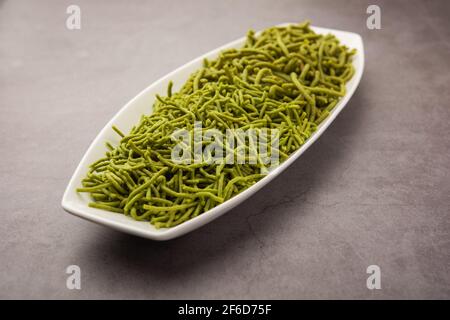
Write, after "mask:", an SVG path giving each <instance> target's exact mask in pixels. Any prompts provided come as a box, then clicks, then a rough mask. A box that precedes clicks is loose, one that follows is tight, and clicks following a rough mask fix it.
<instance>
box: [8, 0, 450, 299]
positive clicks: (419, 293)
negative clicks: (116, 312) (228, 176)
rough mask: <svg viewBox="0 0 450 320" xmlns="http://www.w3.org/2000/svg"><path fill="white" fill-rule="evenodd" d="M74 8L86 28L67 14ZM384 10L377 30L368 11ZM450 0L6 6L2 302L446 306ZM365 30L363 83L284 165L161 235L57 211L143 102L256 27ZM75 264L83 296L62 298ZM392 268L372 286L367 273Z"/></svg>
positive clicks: (449, 289)
mask: <svg viewBox="0 0 450 320" xmlns="http://www.w3.org/2000/svg"><path fill="white" fill-rule="evenodd" d="M70 4H77V5H79V6H80V8H81V30H72V31H71V30H68V29H67V28H66V24H65V23H66V18H67V17H68V15H67V14H66V8H67V6H68V5H70ZM369 4H378V5H379V6H380V8H381V26H382V28H381V30H369V29H368V28H367V27H366V19H367V17H368V15H367V14H366V8H367V6H368V5H369ZM449 9H450V2H449V1H427V2H425V1H389V2H388V1H386V2H379V1H369V2H365V1H347V0H345V1H294V0H292V1H266V0H264V1H214V2H213V1H206V0H205V1H191V2H189V1H176V2H175V1H170V4H169V1H159V0H158V1H154V0H152V1H135V2H132V3H131V2H130V3H128V2H125V1H123V2H119V1H95V2H94V1H81V0H76V1H39V3H38V2H35V1H33V2H32V1H0V133H1V138H0V152H1V157H0V179H1V184H0V203H1V209H0V212H1V223H0V235H1V242H0V298H74V299H79V298H148V299H152V298H160V299H164V298H175V299H178V298H211V299H214V298H250V299H253V298H291V299H295V298H313V299H315V298H338V299H341V298H362V299H379V298H389V299H391V298H407V299H408V298H447V299H448V298H450V268H449V266H450V231H449V230H450V219H449V218H450V217H449V209H450V165H449V153H450V135H449V133H450V132H449V122H450V111H449V100H450V99H449V96H450V91H449V90H448V89H449V82H450V73H449V72H450V60H449V52H450V23H449V21H450V20H448V13H449V12H450V10H449ZM304 19H311V20H312V22H313V24H314V25H317V26H324V27H330V28H335V29H341V30H349V31H353V32H357V33H359V34H361V35H362V37H363V40H364V44H365V49H366V69H365V73H364V75H363V79H362V81H361V84H360V86H359V88H358V90H357V91H356V93H355V95H354V96H353V98H352V99H351V101H350V103H349V104H348V105H347V107H346V108H345V109H344V111H343V112H342V114H341V115H339V117H338V118H337V119H336V121H335V122H334V123H333V124H332V125H331V127H330V128H329V129H328V130H327V132H325V134H324V135H323V136H322V137H321V138H320V139H319V140H318V141H317V142H316V143H315V144H314V145H313V146H312V147H311V148H310V149H309V150H308V151H307V152H306V153H305V154H304V155H303V156H302V157H301V158H300V159H299V160H298V161H296V162H295V163H294V164H293V165H292V166H291V167H290V168H289V169H288V170H286V171H285V172H284V173H283V174H282V175H281V176H280V177H278V178H277V179H276V180H274V181H273V182H272V183H271V184H270V185H268V186H266V187H265V188H264V189H263V190H261V191H259V192H258V193H257V194H256V195H254V196H253V197H252V198H250V199H249V200H247V201H246V202H244V203H243V204H242V205H240V206H238V207H237V208H235V209H234V210H232V211H230V212H229V213H227V214H226V215H224V216H223V217H221V218H220V219H218V220H216V221H214V222H212V223H210V224H208V225H207V226H205V227H203V228H201V229H199V230H196V231H194V232H192V233H190V234H188V235H186V236H183V237H181V238H179V239H175V240H172V241H168V242H152V241H149V240H145V239H140V238H137V237H133V236H130V235H126V234H123V233H120V232H117V231H113V230H110V229H107V228H105V227H102V226H98V225H95V224H92V223H89V222H86V221H84V220H81V219H78V218H76V217H74V216H71V215H69V214H67V213H65V212H64V211H63V209H62V208H61V206H60V201H61V198H62V194H63V191H64V188H65V187H66V184H67V183H68V181H69V178H70V177H71V175H72V173H73V171H74V170H75V167H76V165H77V164H78V162H79V160H80V159H81V157H82V155H83V154H84V152H85V151H86V148H87V146H88V145H89V143H90V142H91V141H92V139H93V138H94V137H95V135H96V134H97V132H98V131H99V130H100V129H101V128H102V127H103V126H104V125H105V123H106V122H107V121H108V120H109V119H110V118H111V117H112V116H113V115H114V114H115V113H116V112H117V111H118V109H119V108H121V107H122V106H123V105H124V104H125V103H126V102H127V101H128V100H129V99H131V98H132V97H133V96H134V95H135V94H137V93H138V92H139V91H141V90H142V89H143V88H145V87H146V86H147V85H149V84H151V83H152V82H153V81H154V80H156V79H158V78H159V77H161V76H163V75H165V74H166V73H168V72H169V71H172V70H173V69H175V68H176V67H178V66H180V65H182V64H184V63H185V62H187V61H189V60H191V59H193V58H195V57H197V56H198V55H200V54H202V53H204V52H207V51H209V50H211V49H214V48H216V47H218V46H219V45H222V44H225V43H227V42H229V41H231V40H234V39H236V38H239V37H241V36H242V35H243V34H245V33H246V31H247V29H249V28H253V29H261V28H264V27H268V26H271V25H274V24H279V23H282V22H292V21H302V20H304ZM69 265H78V266H79V267H80V268H81V290H69V289H67V287H66V278H67V276H68V275H67V274H66V273H65V270H66V268H67V266H69ZM369 265H378V266H379V267H380V268H381V286H382V288H381V290H368V289H367V287H366V279H367V277H368V276H369V275H368V274H367V273H366V268H367V267H368V266H369Z"/></svg>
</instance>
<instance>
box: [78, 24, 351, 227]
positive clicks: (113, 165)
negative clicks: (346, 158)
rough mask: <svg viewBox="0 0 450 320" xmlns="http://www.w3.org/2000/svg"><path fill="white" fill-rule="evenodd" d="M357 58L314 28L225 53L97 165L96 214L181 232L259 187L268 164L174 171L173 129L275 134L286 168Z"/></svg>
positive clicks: (272, 31)
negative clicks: (182, 227)
mask: <svg viewBox="0 0 450 320" xmlns="http://www.w3.org/2000/svg"><path fill="white" fill-rule="evenodd" d="M354 53H355V50H349V49H348V48H347V47H345V46H343V45H341V44H340V43H339V41H338V40H337V39H336V38H335V37H334V36H333V35H330V34H329V35H319V34H316V33H314V32H313V31H312V30H311V28H310V26H309V22H304V23H301V24H297V25H290V26H287V27H273V28H269V29H266V30H264V31H263V32H262V33H260V34H259V35H255V33H254V32H253V31H249V32H248V35H247V40H246V42H245V45H244V46H243V47H242V48H241V49H228V50H225V51H222V52H221V53H220V54H219V56H218V58H217V59H216V60H213V61H207V60H205V61H204V66H203V68H201V69H200V70H198V71H197V72H195V73H194V74H192V75H191V77H190V78H189V79H188V80H187V82H186V83H185V84H184V86H183V87H182V88H181V90H180V91H179V92H176V93H174V92H172V83H170V84H169V88H168V92H167V96H164V97H161V96H157V99H156V102H155V103H154V106H153V112H152V113H151V114H149V115H143V116H142V117H141V120H140V122H139V124H137V125H136V126H135V127H133V128H132V130H131V132H130V133H129V134H127V135H126V134H124V133H122V132H121V131H120V130H119V129H118V128H116V127H113V129H114V130H115V131H116V132H117V133H118V134H119V135H120V136H121V141H120V144H119V145H118V146H112V145H111V144H110V143H107V144H106V145H107V147H108V149H109V151H108V152H107V153H106V156H105V157H104V158H102V159H99V160H98V161H96V162H95V163H93V164H92V165H91V166H90V170H89V172H88V173H87V175H86V178H85V179H84V180H83V181H82V185H83V187H82V188H79V189H77V191H78V192H89V193H90V195H91V197H92V199H93V202H91V203H90V204H89V206H91V207H93V208H99V209H104V210H109V211H113V212H118V213H123V214H125V215H129V216H131V217H132V218H134V219H136V220H145V221H149V222H150V223H151V224H153V225H154V226H155V227H156V228H161V227H163V228H168V227H173V226H176V225H178V224H180V223H182V222H184V221H186V220H189V219H192V218H194V217H196V216H198V215H199V214H202V213H204V212H206V211H208V210H209V209H211V208H213V207H215V206H217V205H219V204H220V203H223V202H224V201H226V200H228V199H230V198H231V197H233V196H234V195H236V194H238V193H240V192H241V191H243V190H245V189H246V188H248V187H250V186H251V185H252V184H254V183H256V182H257V181H258V180H259V179H261V178H262V177H263V176H264V175H263V174H261V166H263V164H261V163H256V164H249V163H245V164H236V163H235V164H225V163H222V164H208V163H194V164H179V163H178V164H177V163H174V162H173V161H172V160H171V150H172V148H173V147H174V145H175V144H176V142H175V141H173V140H172V139H171V137H170V136H171V134H172V133H173V132H174V130H176V129H180V128H186V129H187V130H193V126H194V122H195V121H201V123H202V127H203V128H204V129H205V130H206V129H211V128H214V129H218V130H220V131H221V132H225V130H226V129H233V128H234V129H243V130H245V129H248V128H262V129H264V128H265V129H278V132H279V155H280V160H281V161H283V160H285V159H286V158H287V157H288V156H289V155H290V154H292V153H293V152H294V151H296V150H297V149H299V148H300V146H301V145H302V144H303V143H304V142H305V141H306V139H308V138H309V137H310V136H311V134H312V133H313V132H314V131H315V130H316V128H317V126H318V125H319V124H320V123H321V122H322V121H323V120H324V119H325V118H326V117H327V116H328V115H329V113H330V112H331V110H332V109H333V107H334V106H335V105H336V103H337V102H338V101H339V99H340V98H341V97H342V96H343V95H344V94H345V84H346V82H347V81H348V80H349V79H350V78H351V77H352V75H353V73H354V69H353V66H352V63H351V59H352V56H353V55H354Z"/></svg>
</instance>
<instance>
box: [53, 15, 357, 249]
mask: <svg viewBox="0 0 450 320" xmlns="http://www.w3.org/2000/svg"><path fill="white" fill-rule="evenodd" d="M286 25H289V23H285V24H281V25H279V26H286ZM311 28H312V29H313V30H314V32H316V33H319V34H327V33H331V34H333V35H335V36H336V37H337V38H338V39H339V41H340V42H341V43H342V44H344V45H346V46H347V47H349V48H355V49H356V50H357V53H356V55H355V56H354V58H353V66H354V67H355V74H354V75H353V78H352V79H351V80H350V81H349V82H348V83H347V85H346V87H347V93H346V95H345V96H344V97H342V98H341V100H340V101H339V103H338V104H337V105H336V106H335V107H334V109H333V110H332V112H331V113H330V115H329V116H328V117H327V118H326V119H325V120H324V121H323V122H322V123H321V124H320V125H319V126H318V128H317V130H316V131H315V132H314V133H313V134H312V135H311V137H310V138H309V139H308V140H307V141H306V142H305V143H304V144H303V145H302V146H301V147H300V149H298V150H297V151H295V152H294V153H293V154H291V156H290V157H289V158H288V159H287V160H286V161H284V162H283V163H282V164H281V165H280V166H278V167H277V168H275V169H273V170H272V171H271V172H270V173H269V174H268V175H267V176H265V177H264V178H262V179H261V180H260V181H258V182H257V183H255V184H254V185H253V186H251V187H250V188H248V189H246V190H244V191H243V192H241V193H240V194H238V195H236V196H234V197H233V198H231V199H229V200H227V201H226V202H224V203H222V204H220V205H218V206H216V207H214V208H212V209H210V210H209V211H207V212H205V213H202V214H201V215H199V216H197V217H195V218H193V219H191V220H188V221H186V222H184V223H182V224H180V225H177V226H175V227H172V228H167V229H166V228H162V229H156V228H155V227H154V226H153V225H152V224H150V223H149V222H145V221H135V220H133V219H132V218H130V217H128V216H125V215H123V214H118V213H114V212H109V211H104V210H99V209H95V208H91V207H89V206H88V203H89V202H90V196H89V195H88V194H86V193H77V192H76V188H77V187H79V186H81V180H82V179H83V178H84V176H85V175H86V173H87V172H88V169H89V165H90V164H91V163H93V162H94V161H96V160H97V159H99V158H101V157H102V156H104V154H105V152H106V147H105V142H106V141H109V142H111V143H112V144H114V143H116V144H118V143H119V138H118V136H117V134H116V133H115V132H114V131H113V130H112V129H111V126H112V125H116V126H117V127H119V128H121V129H122V130H123V131H124V132H129V130H130V129H131V128H132V126H133V125H135V124H136V123H138V122H139V119H140V117H141V115H142V114H149V113H151V108H152V105H153V102H154V100H155V95H156V94H163V93H165V92H166V89H167V85H168V83H169V81H171V80H172V81H173V83H174V90H177V89H178V88H179V87H181V85H182V84H183V83H184V82H185V81H186V80H187V79H188V77H189V76H190V75H191V74H192V73H193V72H195V71H196V70H198V69H199V68H200V67H201V66H202V63H203V59H205V58H207V59H214V58H216V57H217V56H218V54H219V52H221V51H222V50H225V49H230V48H239V47H241V46H242V45H243V44H244V42H245V37H243V38H241V39H238V40H236V41H233V42H230V43H228V44H226V45H224V46H222V47H219V48H217V49H215V50H212V51H210V52H208V53H206V54H204V55H202V56H200V57H198V58H196V59H194V60H192V61H191V62H189V63H187V64H185V65H184V66H182V67H180V68H178V69H176V70H175V71H173V72H171V73H169V74H167V75H166V76H164V77H163V78H161V79H159V80H158V81H156V82H154V83H153V84H152V85H150V86H149V87H147V88H146V89H145V90H143V91H142V92H141V93H139V94H138V95H137V96H136V97H134V98H133V99H132V100H131V101H130V102H128V103H127V104H126V105H125V106H124V107H123V108H122V109H121V110H120V111H119V112H118V113H117V114H116V115H115V116H114V117H113V118H112V119H111V120H110V121H109V122H108V123H107V124H106V126H105V127H104V128H103V129H102V130H101V131H100V133H99V134H98V135H97V137H96V138H95V139H94V141H93V142H92V143H91V145H90V146H89V149H88V150H87V151H86V153H85V155H84V156H83V158H82V159H81V162H80V163H79V165H78V167H77V169H76V170H75V173H74V174H73V176H72V178H71V179H70V182H69V184H68V186H67V188H66V190H65V192H64V196H63V199H62V206H63V208H64V209H65V210H66V211H67V212H69V213H71V214H73V215H76V216H78V217H81V218H84V219H86V220H89V221H92V222H95V223H98V224H101V225H105V226H108V227H111V228H113V229H117V230H120V231H123V232H127V233H130V234H133V235H137V236H141V237H144V238H148V239H153V240H169V239H173V238H176V237H179V236H181V235H183V234H186V233H188V232H190V231H192V230H195V229H197V228H199V227H201V226H203V225H205V224H207V223H208V222H211V221H212V220H214V219H216V218H218V217H220V216H221V215H223V214H224V213H226V212H227V211H228V210H230V209H232V208H234V207H235V206H237V205H238V204H239V203H241V202H243V201H244V200H246V199H247V198H249V197H250V196H251V195H252V194H254V193H255V192H257V191H258V190H259V189H261V188H262V187H263V186H265V185H266V184H267V183H269V182H270V181H272V179H274V178H275V177H276V176H277V175H279V174H280V173H281V172H282V171H283V170H285V169H286V168H287V167H289V166H290V165H291V164H292V163H293V162H294V161H295V160H297V159H298V157H300V155H301V154H302V153H303V152H305V151H306V149H308V148H309V147H310V146H311V144H313V143H314V142H315V141H316V140H317V139H318V138H319V137H320V136H321V135H322V133H323V132H324V131H325V130H326V129H327V128H328V126H329V125H330V124H331V123H332V122H333V121H334V119H335V118H336V116H337V115H338V114H339V113H340V112H341V111H342V109H343V108H344V107H345V105H346V104H347V102H348V101H349V100H350V98H351V96H352V95H353V93H354V92H355V90H356V88H357V86H358V84H359V82H360V80H361V76H362V73H363V69H364V47H363V41H362V39H361V36H360V35H358V34H356V33H352V32H346V31H339V30H334V29H327V28H319V27H311Z"/></svg>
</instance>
